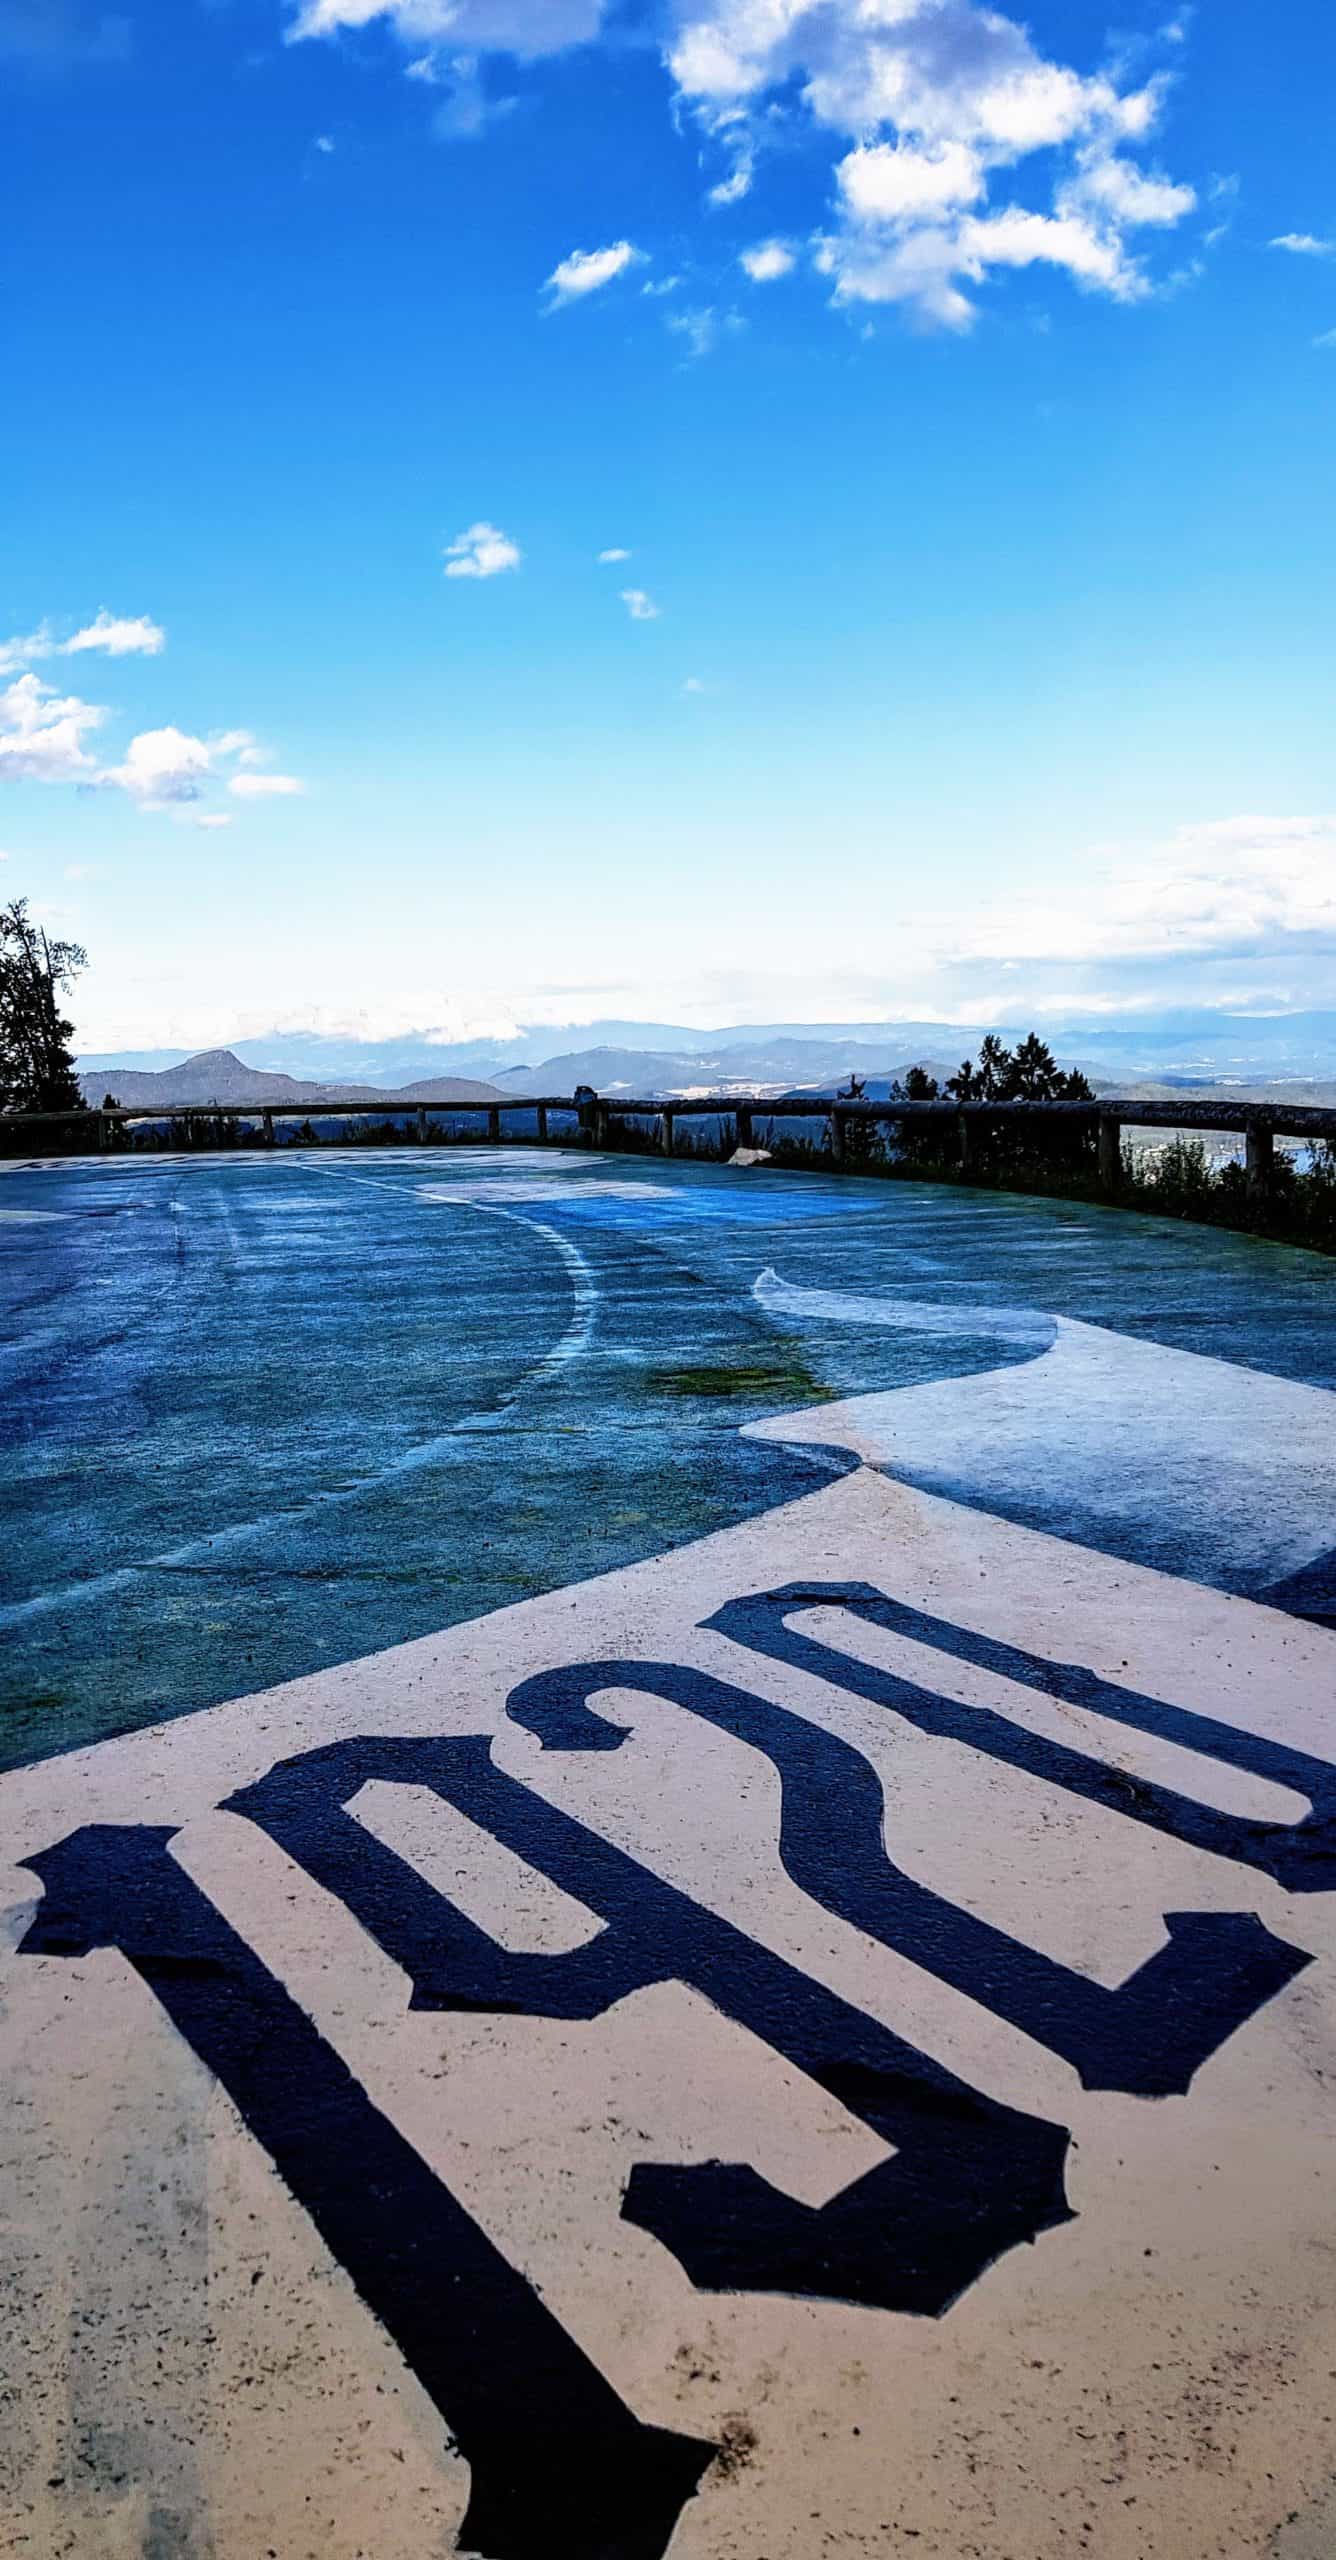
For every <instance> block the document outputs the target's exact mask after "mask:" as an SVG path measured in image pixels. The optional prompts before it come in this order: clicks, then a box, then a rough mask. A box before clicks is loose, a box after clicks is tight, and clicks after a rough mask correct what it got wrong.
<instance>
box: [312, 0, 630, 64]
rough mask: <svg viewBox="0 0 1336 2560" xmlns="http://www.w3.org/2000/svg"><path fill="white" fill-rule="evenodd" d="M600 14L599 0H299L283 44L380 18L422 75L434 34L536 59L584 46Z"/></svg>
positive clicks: (476, 48) (467, 46) (466, 47)
mask: <svg viewBox="0 0 1336 2560" xmlns="http://www.w3.org/2000/svg"><path fill="white" fill-rule="evenodd" d="M603 18H604V0H301V5H300V6H299V7H298V8H297V10H296V12H295V14H294V16H293V19H292V22H291V24H290V26H289V28H288V42H289V43H290V44H298V43H301V42H302V41H303V39H305V38H308V37H311V36H332V35H337V34H338V33H339V32H340V30H341V29H342V28H344V27H354V28H355V27H365V26H369V25H370V24H371V23H372V21H373V20H374V19H383V20H384V21H385V24H386V25H387V26H388V27H391V28H392V29H393V30H394V33H395V34H396V35H397V36H398V37H399V38H400V39H401V41H402V42H403V43H404V44H405V45H406V46H408V47H410V48H411V50H412V53H413V56H414V59H413V61H412V62H411V63H410V64H409V65H408V66H407V67H408V69H409V70H410V71H411V72H414V73H415V74H416V76H417V77H418V78H421V77H422V73H421V69H420V67H419V66H420V61H421V58H422V56H421V48H422V45H423V43H424V41H425V42H426V43H428V44H430V43H431V40H432V38H433V37H435V36H441V37H448V39H449V42H450V44H451V45H452V47H456V48H458V49H459V50H460V51H461V52H467V53H508V54H511V55H513V56H515V57H516V58H517V59H518V60H519V61H521V62H535V61H538V60H540V59H541V58H542V56H543V55H545V54H553V53H564V52H565V51H566V49H567V48H568V47H569V46H570V45H576V44H587V43H588V41H589V39H590V37H591V36H596V35H597V34H598V32H599V29H600V27H601V25H602V23H603Z"/></svg>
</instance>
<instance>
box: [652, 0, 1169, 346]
mask: <svg viewBox="0 0 1336 2560" xmlns="http://www.w3.org/2000/svg"><path fill="white" fill-rule="evenodd" d="M675 4H676V31H675V34H674V37H673V39H672V41H671V43H670V46H669V54H668V59H669V64H670V68H671V70H672V72H673V75H674V77H675V79H676V82H677V87H678V93H679V99H680V101H681V102H682V103H683V104H684V105H685V106H686V107H688V108H689V109H691V110H692V111H693V112H694V114H695V115H696V117H697V118H698V120H699V122H700V123H701V124H702V126H703V127H704V129H705V131H706V132H707V133H708V134H710V135H711V136H712V137H714V138H715V139H716V140H717V142H718V143H719V144H720V146H721V147H722V148H723V149H724V150H725V151H727V153H728V154H729V157H730V160H731V161H732V162H733V163H734V165H735V166H740V165H747V164H746V161H745V155H746V154H747V153H748V152H752V153H754V152H755V151H757V150H759V149H760V148H762V147H763V146H764V143H765V139H766V134H767V130H768V128H769V127H770V126H771V125H776V124H777V125H778V126H780V127H783V126H785V125H791V123H792V120H793V116H794V113H795V112H805V113H806V115H807V117H808V118H809V119H810V121H811V123H812V124H813V125H815V126H816V127H818V128H825V129H826V130H828V131H829V132H831V133H833V134H836V135H839V136H841V137H843V138H844V140H845V142H846V143H847V144H848V145H850V146H851V147H850V148H848V149H847V150H846V151H845V152H844V154H843V156H842V157H840V158H839V160H838V161H837V163H836V165H835V170H834V176H835V183H836V196H835V214H836V224H835V227H834V228H833V230H832V231H831V232H830V233H829V234H828V235H827V236H826V237H825V238H824V239H822V240H821V241H819V243H818V244H817V245H818V250H819V260H820V263H821V264H822V266H823V267H824V269H825V271H826V273H828V274H829V275H831V276H832V277H833V278H834V280H835V288H836V292H835V298H836V300H837V301H844V302H854V301H874V302H902V303H905V304H908V305H909V306H911V307H912V308H913V309H915V310H916V311H918V312H919V314H920V315H921V316H923V317H925V318H927V319H930V320H933V321H936V322H938V323H939V324H942V325H945V326H947V327H954V328H962V327H967V326H968V325H969V324H970V321H971V320H972V317H973V313H974V307H975V306H974V303H973V300H972V297H971V296H970V295H969V293H968V292H967V291H966V290H965V288H966V287H967V286H969V285H971V284H979V283H981V282H983V281H984V279H985V278H986V276H987V275H988V273H989V272H990V270H993V269H996V268H998V267H1003V266H1017V265H1022V264H1026V265H1028V264H1030V263H1032V262H1033V261H1034V260H1036V259H1040V258H1042V259H1044V260H1045V261H1047V262H1048V263H1051V264H1054V265H1057V266H1059V267H1062V268H1065V269H1066V270H1067V271H1068V273H1070V274H1071V275H1072V276H1073V277H1074V278H1075V279H1076V280H1077V281H1078V282H1079V283H1081V284H1082V285H1084V286H1085V287H1087V289H1090V290H1095V291H1101V292H1105V293H1108V294H1111V295H1112V296H1114V297H1115V298H1116V299H1120V300H1124V301H1128V300H1132V299H1134V298H1136V296H1137V295H1138V294H1139V293H1140V292H1143V291H1145V290H1146V289H1147V285H1146V282H1145V280H1144V279H1143V276H1142V273H1141V270H1140V268H1139V266H1138V263H1137V261H1136V260H1135V259H1134V258H1133V257H1132V256H1131V254H1130V253H1129V251H1128V250H1127V248H1126V246H1125V238H1124V235H1125V234H1126V233H1127V232H1128V231H1130V230H1132V229H1134V228H1139V227H1151V226H1159V227H1164V226H1167V225H1171V224H1173V223H1177V222H1180V221H1182V220H1183V219H1184V218H1185V217H1186V216H1187V215H1188V214H1189V213H1190V212H1191V211H1192V209H1193V207H1194V205H1195V201H1196V198H1195V195H1194V192H1193V190H1192V189H1191V188H1190V187H1186V186H1181V185H1178V184H1176V183H1175V182H1174V181H1173V180H1172V179H1169V178H1166V177H1162V176H1159V175H1149V174H1147V173H1146V172H1145V171H1144V170H1142V169H1141V168H1140V167H1139V166H1138V165H1137V163H1136V162H1135V160H1133V159H1131V158H1130V157H1128V156H1127V154H1128V151H1129V149H1131V148H1133V147H1135V146H1137V145H1139V144H1140V143H1142V142H1144V141H1145V140H1146V138H1147V137H1148V136H1149V135H1150V133H1151V132H1152V130H1153V128H1154V126H1155V123H1156V121H1157V118H1158V116H1159V114H1160V112H1161V109H1162V106H1163V103H1164V98H1165V94H1166V87H1165V82H1164V80H1163V79H1162V78H1155V79H1151V80H1149V81H1146V82H1144V83H1143V85H1142V86H1140V87H1138V88H1128V87H1124V86H1121V85H1120V82H1119V79H1118V77H1117V76H1116V75H1115V74H1114V73H1113V72H1112V71H1101V72H1094V73H1083V72H1077V71H1075V70H1072V69H1070V68H1069V67H1068V66H1067V65H1065V64H1063V63H1061V62H1055V61H1051V60H1049V59H1047V58H1046V57H1045V56H1044V55H1043V54H1042V53H1041V52H1040V51H1039V50H1038V48H1037V47H1036V45H1035V44H1034V43H1033V41H1032V39H1031V37H1030V35H1029V34H1028V33H1027V31H1026V29H1025V28H1024V27H1023V26H1022V25H1020V24H1018V23H1017V22H1016V21H1014V20H1013V19H1012V18H1010V17H1007V16H1005V15H1003V14H1002V12H1001V11H1000V10H999V9H996V8H992V7H985V6H979V5H976V4H975V0H675ZM1165 41H1166V42H1167V41H1168V39H1167V38H1166V39H1165ZM795 95H796V97H797V98H798V99H799V100H800V102H801V105H800V108H799V109H798V110H795V108H794V106H793V100H794V97H795ZM1035 153H1044V154H1050V155H1052V154H1056V155H1057V161H1056V167H1053V165H1052V163H1051V162H1045V163H1041V164H1040V174H1041V183H1043V182H1044V181H1046V182H1047V184H1048V186H1049V187H1050V189H1051V193H1050V194H1049V196H1048V199H1047V201H1046V202H1042V203H1040V204H1039V205H1034V204H1033V203H1024V204H1023V203H1021V202H1019V201H1016V200H1014V199H1013V198H1012V197H1011V195H1010V193H1009V190H1008V188H1007V186H1006V185H1005V183H1004V184H1003V185H1002V186H1001V187H1000V188H999V189H998V191H997V193H996V194H994V192H993V190H994V187H995V183H996V181H997V179H998V176H999V173H1001V172H1006V171H1009V170H1011V169H1013V168H1014V167H1015V166H1016V165H1017V164H1018V163H1019V162H1021V161H1023V160H1026V159H1028V158H1029V157H1030V156H1031V155H1032V154H1035ZM1050 170H1051V172H1052V173H1051V175H1050ZM725 183H727V182H725ZM1037 224H1040V225H1043V226H1044V227H1042V228H1036V227H1035V226H1036V225H1037Z"/></svg>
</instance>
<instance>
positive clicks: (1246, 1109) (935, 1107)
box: [0, 1093, 1336, 1138]
mask: <svg viewBox="0 0 1336 2560" xmlns="http://www.w3.org/2000/svg"><path fill="white" fill-rule="evenodd" d="M516 1111H533V1112H548V1111H565V1112H567V1113H568V1114H570V1115H571V1116H572V1117H576V1118H578V1117H581V1116H582V1115H586V1114H593V1113H596V1112H597V1113H602V1114H605V1115H606V1117H607V1118H608V1119H609V1120H614V1119H615V1120H656V1119H660V1118H662V1116H663V1115H664V1113H665V1112H666V1113H668V1114H670V1115H671V1117H672V1118H673V1119H675V1120H692V1119H713V1118H723V1119H737V1118H738V1117H739V1116H742V1117H745V1118H748V1119H750V1120H751V1121H752V1122H753V1123H754V1122H756V1121H757V1120H811V1119H818V1120H826V1119H832V1118H838V1119H840V1120H872V1121H881V1122H888V1121H915V1120H926V1121H932V1120H961V1119H964V1120H976V1121H992V1120H996V1121H1001V1122H1003V1123H1006V1122H1021V1123H1025V1122H1032V1123H1034V1124H1035V1125H1038V1124H1040V1123H1041V1122H1043V1121H1046V1120H1052V1121H1058V1122H1062V1121H1066V1122H1071V1121H1073V1120H1085V1121H1092V1122H1093V1121H1097V1120H1114V1121H1117V1122H1119V1123H1120V1124H1121V1125H1122V1126H1124V1127H1126V1128H1137V1129H1220V1130H1234V1131H1238V1130H1245V1129H1248V1128H1250V1127H1252V1126H1253V1125H1254V1123H1255V1124H1257V1125H1258V1126H1260V1127H1262V1128H1267V1129H1270V1131H1271V1132H1272V1135H1273V1136H1275V1137H1278V1138H1308V1137H1320V1138H1336V1110H1330V1109H1326V1108H1319V1107H1318V1106H1317V1105H1313V1104H1308V1103H1282V1102H1224V1101H1219V1102H1217V1101H1212V1102H1189V1101H1186V1100H1184V1101H1181V1102H1180V1101H1178V1100H1176V1099H1175V1098H1174V1097H1172V1096H1165V1097H1164V1098H1159V1097H1157V1098H1156V1099H1155V1100H1154V1101H1149V1102H1148V1101H1145V1100H1143V1099H1142V1098H1141V1097H1139V1096H1138V1097H1137V1099H1136V1100H1131V1099H1125V1098H1109V1097H1106V1096H1104V1095H1100V1096H1099V1097H1098V1099H1097V1100H1096V1101H1094V1102H957V1101H955V1100H954V1099H952V1098H951V1097H947V1098H946V1099H945V1100H943V1101H938V1102H867V1101H857V1102H844V1101H840V1100H838V1099H836V1100H834V1101H832V1099H831V1098H830V1096H829V1095H816V1094H805V1093H802V1094H791V1095H790V1094H781V1095H770V1094H757V1093H748V1094H738V1093H716V1094H707V1095H699V1094H693V1095H691V1096H690V1097H689V1098H688V1097H685V1096H682V1095H679V1094H665V1095H662V1096H656V1097H654V1098H652V1099H651V1098H649V1097H646V1098H644V1099H640V1098H637V1099H634V1100H631V1101H626V1100H623V1098H622V1097H621V1095H612V1094H600V1095H599V1096H598V1097H597V1099H596V1100H595V1101H592V1102H579V1101H577V1100H576V1099H575V1098H574V1096H573V1095H571V1094H569V1093H549V1094H527V1093H526V1094H515V1095H510V1094H507V1095H506V1096H504V1097H503V1098H502V1099H501V1100H499V1101H493V1102H488V1101H484V1102H472V1101H469V1102H412V1101H409V1102H178V1103H162V1102H145V1103H133V1104H128V1105H127V1104H124V1103H117V1104H116V1106H115V1108H114V1109H113V1108H111V1107H110V1106H109V1107H108V1108H107V1109H105V1110H102V1109H99V1108H97V1107H93V1108H92V1109H90V1110H87V1111H6V1112H4V1113H2V1114H0V1129H5V1130H8V1129H56V1128H62V1129H71V1128H82V1127H83V1126H85V1125H87V1126H88V1127H89V1129H90V1130H91V1129H92V1126H93V1124H94V1123H95V1122H96V1121H99V1120H103V1121H106V1122H108V1123H110V1124H112V1125H114V1126H119V1125H120V1124H121V1123H123V1122H125V1121H131V1120H183V1121H187V1122H189V1121H196V1122H199V1123H200V1124H201V1125H202V1124H204V1123H206V1122H208V1121H216V1120H387V1119H388V1120H405V1121H408V1120H411V1121H413V1122H414V1123H415V1124H416V1122H417V1121H419V1120H420V1119H422V1118H424V1117H425V1118H426V1119H428V1120H433V1119H445V1118H451V1119H457V1118H460V1117H463V1116H468V1117H475V1116H481V1117H483V1118H489V1117H491V1116H492V1115H493V1114H495V1115H497V1116H498V1117H499V1116H500V1115H501V1114H503V1113H504V1114H509V1113H512V1112H516Z"/></svg>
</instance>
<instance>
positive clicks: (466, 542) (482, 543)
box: [445, 523, 524, 578]
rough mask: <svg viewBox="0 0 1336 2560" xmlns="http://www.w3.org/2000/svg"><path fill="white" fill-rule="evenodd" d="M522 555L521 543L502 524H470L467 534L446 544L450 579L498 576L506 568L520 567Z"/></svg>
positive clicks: (446, 567)
mask: <svg viewBox="0 0 1336 2560" xmlns="http://www.w3.org/2000/svg"><path fill="white" fill-rule="evenodd" d="M523 557H524V554H523V552H522V551H521V549H520V546H519V544H518V543H517V542H512V541H511V539H510V536H509V534H508V533H502V532H501V530H500V528H499V526H497V525H494V524H487V523H478V524H471V525H470V526H469V528H468V531H467V533H461V534H457V535H456V537H455V539H454V541H453V542H451V543H447V545H446V552H445V574H446V576H447V578H499V577H500V575H501V573H502V571H503V570H505V569H518V567H519V565H520V562H521V560H522V559H523Z"/></svg>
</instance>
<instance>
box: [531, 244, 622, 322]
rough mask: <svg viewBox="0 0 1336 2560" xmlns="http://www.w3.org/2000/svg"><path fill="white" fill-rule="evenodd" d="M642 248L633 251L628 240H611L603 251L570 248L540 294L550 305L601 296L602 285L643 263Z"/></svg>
mask: <svg viewBox="0 0 1336 2560" xmlns="http://www.w3.org/2000/svg"><path fill="white" fill-rule="evenodd" d="M646 263H647V262H646V258H645V253H644V251H643V249H637V248H634V247H633V246H632V244H631V242H630V241H629V240H614V241H612V242H611V243H610V245H609V246H608V247H607V248H606V249H572V251H571V253H570V256H569V257H568V258H563V259H562V260H561V263H560V265H559V266H555V267H554V268H553V270H552V273H551V275H550V276H549V277H548V279H547V282H546V284H545V285H544V287H543V291H544V292H545V293H546V294H548V295H550V297H551V303H552V305H553V306H554V307H555V305H557V304H559V303H563V302H583V301H584V299H585V297H586V295H588V294H591V293H601V292H602V290H603V287H604V286H605V285H609V284H612V283H613V281H614V280H615V278H616V277H618V276H621V275H625V274H626V271H627V269H628V268H629V267H643V266H644V265H645V264H646Z"/></svg>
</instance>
